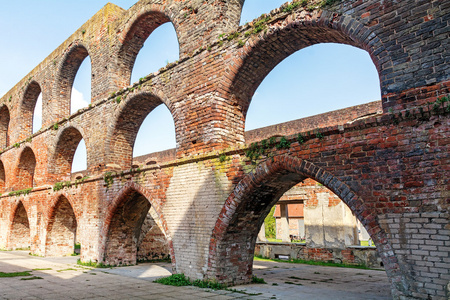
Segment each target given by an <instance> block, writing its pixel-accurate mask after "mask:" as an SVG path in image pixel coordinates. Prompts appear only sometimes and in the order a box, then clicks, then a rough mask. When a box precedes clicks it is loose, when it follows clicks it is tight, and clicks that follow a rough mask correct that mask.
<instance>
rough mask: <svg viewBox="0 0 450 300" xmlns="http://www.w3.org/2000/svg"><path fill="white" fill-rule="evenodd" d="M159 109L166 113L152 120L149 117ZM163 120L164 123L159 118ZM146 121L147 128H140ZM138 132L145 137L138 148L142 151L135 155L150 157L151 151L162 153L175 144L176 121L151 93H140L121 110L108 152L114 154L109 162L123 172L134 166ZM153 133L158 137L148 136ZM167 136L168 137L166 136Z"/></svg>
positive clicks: (153, 117) (152, 117) (160, 101)
mask: <svg viewBox="0 0 450 300" xmlns="http://www.w3.org/2000/svg"><path fill="white" fill-rule="evenodd" d="M159 106H160V107H161V109H160V108H159ZM157 107H158V110H160V112H161V111H162V112H163V113H162V114H161V113H159V116H158V115H156V116H155V115H153V114H152V116H151V118H149V117H147V116H150V113H151V112H152V111H154V110H155V109H156V108H157ZM161 116H162V119H161V118H160V117H161ZM146 118H147V119H148V120H149V122H148V123H147V126H146V127H143V126H141V125H142V124H143V122H144V120H145V119H146ZM167 119H169V120H167ZM158 121H159V122H160V123H158ZM162 124H163V125H164V126H167V128H162ZM138 131H139V132H141V133H142V134H143V135H144V137H143V142H142V143H141V145H139V150H138V151H136V152H134V154H135V155H140V154H144V153H145V154H147V153H150V152H151V151H152V150H153V151H155V150H156V151H159V150H162V149H163V148H162V147H164V146H168V145H171V144H170V143H173V140H174V138H173V135H174V132H175V130H174V125H173V119H172V117H171V115H170V112H168V109H167V107H166V106H165V105H163V102H162V100H161V99H160V98H159V97H157V96H155V95H153V94H150V93H141V94H138V95H136V96H132V98H130V100H127V103H126V104H125V105H124V107H123V108H122V109H121V110H120V112H119V114H118V116H117V118H116V122H115V125H114V127H113V132H112V133H111V140H112V141H111V143H110V148H109V149H110V153H111V159H110V161H112V162H114V163H115V164H117V165H118V166H120V167H121V168H122V169H124V168H130V167H131V165H132V159H133V149H134V147H135V141H136V136H137V135H138ZM151 132H154V133H155V134H154V135H153V136H152V135H149V133H151ZM164 134H165V135H166V136H163V135H164ZM158 135H159V138H158ZM165 141H168V142H165ZM163 142H164V144H163ZM163 145H164V146H163ZM158 147H159V148H158Z"/></svg>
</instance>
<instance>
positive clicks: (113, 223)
mask: <svg viewBox="0 0 450 300" xmlns="http://www.w3.org/2000/svg"><path fill="white" fill-rule="evenodd" d="M117 194H118V196H117V197H116V198H115V199H114V200H113V202H112V203H111V204H110V205H109V206H108V208H107V211H106V212H105V221H104V222H103V226H102V230H101V237H102V240H101V241H100V245H101V247H102V248H103V251H100V252H103V257H102V258H101V259H100V260H101V261H102V262H104V263H106V264H113V265H117V264H135V263H136V254H137V253H136V252H137V251H136V250H137V249H136V245H135V242H133V241H132V240H131V238H132V234H133V232H132V229H133V228H134V229H135V232H134V234H136V233H137V232H136V230H138V229H140V225H139V223H140V222H143V218H144V217H145V215H146V214H147V211H148V210H149V209H150V207H153V208H154V210H155V211H156V213H157V215H158V217H159V219H160V220H161V223H162V227H163V228H161V229H162V231H163V234H164V235H165V237H166V239H167V243H168V247H169V251H170V256H171V259H172V266H173V267H174V266H175V256H174V250H173V244H172V238H171V235H170V233H169V229H168V226H167V222H166V220H165V218H164V216H163V214H162V208H161V206H160V204H159V203H158V202H157V201H155V200H154V198H153V197H152V193H151V191H150V190H148V189H146V188H144V187H142V186H141V185H139V184H137V183H134V182H132V181H130V182H127V183H126V184H125V185H124V186H123V187H122V189H121V190H120V191H119V192H118V193H117ZM130 200H131V202H134V203H136V202H137V203H138V204H143V206H145V207H148V209H147V210H145V209H144V210H141V215H140V216H138V218H136V219H135V220H134V221H133V222H131V223H132V224H131V223H130V224H129V225H132V226H131V227H130V228H129V229H128V231H129V232H128V231H122V230H120V228H119V227H118V225H123V224H117V223H119V222H118V221H119V220H118V219H119V218H118V212H119V211H121V210H122V211H124V208H125V205H126V204H127V203H128V202H130ZM136 200H138V201H136ZM144 200H146V201H147V202H148V206H146V205H145V201H144ZM141 206H142V205H141ZM143 211H145V212H144V213H142V212H143ZM135 212H137V210H135ZM122 223H123V222H122ZM141 225H142V224H141ZM122 227H123V226H122ZM118 232H122V233H125V234H124V236H123V237H122V239H118V238H117V237H115V238H113V239H111V237H110V235H112V234H117V233H118ZM123 239H126V240H127V241H126V242H125V241H123ZM118 244H121V245H123V244H125V247H121V248H120V249H115V250H113V249H112V248H113V247H112V246H113V245H116V246H117V245H118ZM112 250H113V251H112ZM108 256H109V257H108Z"/></svg>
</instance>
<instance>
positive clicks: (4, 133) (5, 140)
mask: <svg viewBox="0 0 450 300" xmlns="http://www.w3.org/2000/svg"><path fill="white" fill-rule="evenodd" d="M9 121H10V116H9V110H8V107H7V106H6V105H3V106H2V107H1V108H0V148H6V147H8V146H9Z"/></svg>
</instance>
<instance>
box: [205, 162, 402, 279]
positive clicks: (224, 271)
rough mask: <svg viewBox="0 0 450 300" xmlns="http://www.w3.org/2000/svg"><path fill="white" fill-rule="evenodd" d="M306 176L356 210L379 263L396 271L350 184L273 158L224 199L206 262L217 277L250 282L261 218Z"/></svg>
mask: <svg viewBox="0 0 450 300" xmlns="http://www.w3.org/2000/svg"><path fill="white" fill-rule="evenodd" d="M308 178H312V179H314V180H317V181H318V182H320V183H321V184H323V185H324V186H326V187H328V188H329V189H330V190H331V191H332V192H333V193H335V194H336V195H337V196H338V197H339V198H340V199H341V200H342V201H343V202H344V203H345V204H346V205H348V206H349V207H357V210H355V211H353V212H354V213H355V216H356V217H357V218H358V220H359V221H360V222H361V223H362V224H363V225H364V226H365V227H366V228H367V230H368V232H369V233H370V234H371V237H372V239H373V241H374V242H375V243H376V245H377V248H378V251H379V252H380V256H381V257H382V259H383V263H384V264H386V263H391V264H392V265H391V266H390V268H396V267H398V266H396V264H395V263H392V261H396V257H395V255H394V254H393V253H392V251H389V249H391V248H390V245H389V244H388V241H387V239H386V238H385V237H386V234H385V233H384V232H383V231H381V230H379V225H378V224H377V222H376V221H375V220H374V218H373V217H370V218H369V217H367V216H368V215H372V214H373V212H372V210H373V209H369V208H368V207H366V206H365V205H364V203H363V202H362V200H361V199H360V198H359V197H358V196H357V195H356V194H355V193H353V192H352V190H351V189H350V188H349V187H348V186H346V185H345V184H344V183H343V182H340V181H339V179H337V178H336V177H334V176H333V175H332V174H330V173H328V172H326V171H324V170H322V169H320V168H318V167H317V166H315V165H313V164H311V163H308V162H305V161H301V160H299V159H297V158H293V157H286V156H282V157H280V156H276V157H274V158H273V160H272V159H269V160H267V161H265V162H262V163H260V164H259V165H258V167H257V168H256V169H255V170H254V171H253V172H252V173H250V174H248V175H247V176H245V177H244V178H243V179H242V180H241V181H240V183H239V184H238V185H237V186H236V188H235V190H234V191H233V193H231V194H230V197H229V198H228V199H227V201H226V204H225V206H224V208H223V209H222V213H221V215H220V217H219V219H218V221H217V223H216V227H215V229H214V231H213V235H212V239H211V247H210V257H211V258H214V259H213V260H211V258H210V262H209V264H210V265H211V264H212V265H215V266H220V267H219V268H217V272H216V273H215V278H221V279H223V278H227V280H228V283H232V284H239V283H245V282H248V281H249V280H250V278H251V276H252V273H253V255H254V250H255V243H256V239H257V235H258V232H259V230H260V227H261V225H262V223H263V222H264V218H265V217H266V216H267V214H268V213H269V211H270V209H271V207H272V206H273V205H274V204H275V203H276V202H277V201H278V200H279V199H280V197H281V196H282V195H283V194H285V193H286V192H287V191H288V190H290V189H291V188H292V187H294V186H295V185H297V184H298V183H300V182H304V181H305V180H306V179H308ZM372 216H373V215H372ZM381 254H383V255H381ZM236 257H239V259H235V258H236ZM391 270H392V269H391ZM230 274H233V275H231V276H230ZM391 274H392V273H391ZM222 276H223V277H222ZM391 276H392V275H391ZM391 279H392V278H391ZM386 284H387V286H388V283H387V282H386Z"/></svg>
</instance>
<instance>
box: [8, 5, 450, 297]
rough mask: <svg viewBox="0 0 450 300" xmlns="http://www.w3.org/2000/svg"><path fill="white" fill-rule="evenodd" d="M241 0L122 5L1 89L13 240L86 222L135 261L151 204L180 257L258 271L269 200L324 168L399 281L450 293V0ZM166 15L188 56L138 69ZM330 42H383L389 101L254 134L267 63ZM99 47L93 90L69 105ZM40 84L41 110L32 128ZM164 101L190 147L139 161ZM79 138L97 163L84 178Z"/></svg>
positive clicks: (85, 251)
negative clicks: (151, 119) (252, 6)
mask: <svg viewBox="0 0 450 300" xmlns="http://www.w3.org/2000/svg"><path fill="white" fill-rule="evenodd" d="M243 3H244V0H208V1H203V0H202V1H200V0H185V1H178V0H177V1H176V0H141V1H139V2H138V3H136V4H135V5H134V6H132V7H131V8H130V9H128V10H124V9H122V8H120V7H117V6H115V5H113V4H108V5H106V6H105V7H104V8H103V9H102V10H100V11H99V12H98V13H97V14H95V15H94V16H93V17H92V18H91V19H90V20H89V21H87V22H86V23H85V24H83V25H82V26H81V27H80V29H78V30H77V31H76V32H74V33H73V35H71V36H70V37H69V38H68V39H67V40H66V41H65V42H64V43H62V44H61V45H60V46H59V47H58V48H57V49H55V50H54V51H53V52H52V53H51V54H50V55H49V56H48V57H47V58H46V59H45V60H44V61H42V62H41V63H40V64H39V65H38V66H37V67H36V68H35V69H33V70H32V71H31V72H30V73H29V74H28V75H27V76H25V77H24V78H23V79H22V80H21V81H20V82H19V83H17V85H16V86H14V87H13V88H12V89H11V90H10V91H9V92H7V93H6V94H5V96H3V97H2V98H1V99H0V149H1V152H0V192H1V193H2V195H1V196H0V247H1V248H24V247H28V246H30V248H31V252H32V253H34V254H38V255H63V254H67V253H70V252H73V242H74V239H76V240H78V241H79V242H80V243H81V260H83V261H89V260H92V261H99V262H104V263H110V264H120V263H122V264H130V263H135V262H136V260H137V259H138V253H137V248H138V247H137V245H138V243H141V242H142V235H141V233H140V232H141V229H142V228H144V227H145V228H147V230H150V229H149V228H152V225H151V224H150V223H148V222H147V221H146V219H147V220H148V219H149V218H148V214H147V212H148V211H149V208H150V207H151V212H152V213H151V214H150V215H153V216H155V218H156V219H155V218H153V222H155V223H158V222H159V223H160V225H161V228H162V235H163V236H164V238H165V240H166V241H167V247H168V249H169V251H170V255H171V259H172V265H173V272H176V273H185V274H186V275H187V276H189V277H191V278H195V279H215V280H218V281H221V282H225V283H228V284H239V283H245V282H248V281H249V280H250V279H251V275H252V263H253V252H254V247H255V241H256V236H257V233H258V231H259V228H260V226H261V224H262V222H263V220H264V217H265V216H266V215H267V213H268V211H269V209H270V207H272V206H273V205H274V204H275V203H276V201H277V200H278V198H279V197H280V196H281V195H282V194H283V193H284V192H285V191H287V190H288V189H290V188H291V187H292V186H294V185H296V184H297V183H299V182H301V181H303V180H305V179H306V178H311V179H313V180H315V181H317V182H319V183H321V184H323V185H324V186H326V187H328V188H329V189H330V190H332V191H333V192H334V193H335V194H336V195H337V196H338V197H339V198H340V199H341V200H342V201H344V202H345V203H346V205H348V206H349V207H350V209H351V210H352V212H353V213H354V214H355V215H356V216H357V218H358V219H359V220H360V221H361V222H362V224H363V225H364V226H365V228H366V229H367V231H368V232H369V234H370V235H371V237H372V239H373V241H374V242H375V244H376V246H377V249H378V252H379V254H380V256H381V258H382V260H383V262H384V266H385V267H386V272H387V274H388V277H389V279H390V282H391V287H392V295H393V297H394V298H402V299H406V298H411V299H414V298H430V299H445V298H447V297H448V296H449V294H448V293H449V291H448V287H447V284H448V282H449V280H450V275H449V249H450V235H449V230H450V228H449V218H448V205H449V187H450V183H449V179H448V178H449V170H450V168H449V152H450V151H449V148H450V146H449V145H450V143H449V141H450V138H449V131H448V129H449V118H448V116H449V102H448V94H449V88H450V72H449V59H450V55H449V51H448V49H449V48H450V47H449V41H450V39H449V28H450V26H449V22H450V2H449V1H445V0H427V1H422V0H405V1H394V0H382V1H373V0H343V1H324V2H322V1H312V0H310V1H308V3H307V5H306V6H304V5H302V3H303V1H302V2H297V3H298V4H285V5H284V6H282V7H281V8H279V9H277V10H274V11H273V12H271V13H270V14H269V15H265V16H262V17H260V18H259V19H257V20H254V21H253V22H250V23H249V24H247V25H244V26H240V27H239V26H238V24H239V18H240V12H241V9H242V5H243ZM327 3H329V4H327ZM323 4H325V5H323ZM166 22H171V23H172V24H173V25H174V28H175V30H176V32H177V36H178V41H179V46H180V60H179V61H177V62H175V63H172V64H169V65H167V66H166V67H165V68H162V69H161V70H159V72H157V73H153V74H149V75H148V76H146V77H145V78H142V80H140V81H139V82H137V83H134V84H132V85H130V74H131V71H132V68H133V64H134V61H135V58H136V55H137V54H138V52H139V49H140V48H141V46H142V45H143V43H144V41H145V40H146V39H147V37H148V36H149V35H150V34H151V33H152V31H153V30H154V29H155V28H157V27H158V26H160V25H161V24H163V23H166ZM323 42H334V43H342V44H348V45H352V46H355V47H358V48H361V49H364V50H365V51H367V52H368V53H369V55H370V57H371V58H372V60H373V63H374V64H375V66H376V68H377V70H378V73H379V78H380V87H381V92H382V100H381V102H379V103H378V104H377V105H375V104H373V105H370V104H368V105H364V106H362V107H359V108H354V109H347V110H343V111H342V112H341V113H339V114H337V115H335V116H334V117H332V118H328V119H324V120H323V121H322V122H319V123H314V122H309V123H308V122H306V123H305V124H304V126H302V127H300V128H297V129H296V128H290V129H289V130H288V131H286V133H284V134H283V135H286V137H284V136H283V137H280V136H275V137H274V138H270V136H263V135H258V134H257V132H256V133H253V134H252V133H244V128H245V126H244V124H245V120H246V112H247V109H248V107H249V104H250V101H251V99H252V95H253V93H254V92H255V90H256V88H257V87H258V85H259V84H260V83H261V81H262V80H263V79H264V78H265V76H266V75H267V74H268V73H269V72H270V71H271V70H272V69H273V68H274V67H275V66H276V64H277V63H279V62H280V61H282V60H283V59H284V58H286V57H288V56H289V55H291V54H292V53H294V52H296V51H297V50H300V49H302V48H304V47H306V46H310V45H313V44H316V43H323ZM87 56H89V57H90V59H91V62H92V92H91V94H92V99H91V105H90V106H89V107H87V108H85V109H82V110H80V111H78V112H77V113H75V114H72V115H70V109H69V106H70V103H69V101H70V93H71V86H72V83H73V80H74V77H75V74H76V72H77V70H78V67H79V66H80V64H81V62H82V61H83V59H84V58H86V57H87ZM41 92H42V95H43V127H42V129H41V130H40V131H38V132H37V133H34V134H32V129H31V128H32V125H31V122H32V115H33V108H34V106H35V103H36V99H37V95H39V93H41ZM160 104H164V105H166V106H167V107H168V109H169V110H170V112H171V114H172V116H173V119H174V122H175V129H176V140H177V148H176V150H175V151H168V152H163V153H157V154H154V155H153V157H155V158H157V159H156V160H154V159H150V160H147V161H144V162H143V163H141V164H140V165H137V166H134V165H133V162H132V149H133V144H134V140H135V138H136V134H137V132H138V129H139V126H140V124H141V123H142V121H143V120H144V118H145V117H146V116H147V115H148V114H149V113H150V112H151V111H152V110H153V109H154V108H155V107H156V106H158V105H160ZM379 107H381V111H382V112H381V113H377V111H378V110H379ZM349 121H351V122H349ZM81 139H84V141H85V142H86V149H87V165H88V169H87V171H86V172H87V176H86V177H85V178H82V179H78V180H76V181H75V180H73V181H70V180H71V163H72V160H73V155H74V152H75V149H76V147H77V145H78V143H79V141H80V140H81ZM251 142H252V143H253V144H250V143H251ZM68 181H69V182H68ZM146 222H147V223H146ZM143 224H147V225H146V226H143ZM75 236H76V237H75ZM159 236H161V234H159ZM148 243H149V244H151V241H148ZM142 255H144V256H145V255H146V254H142Z"/></svg>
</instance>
